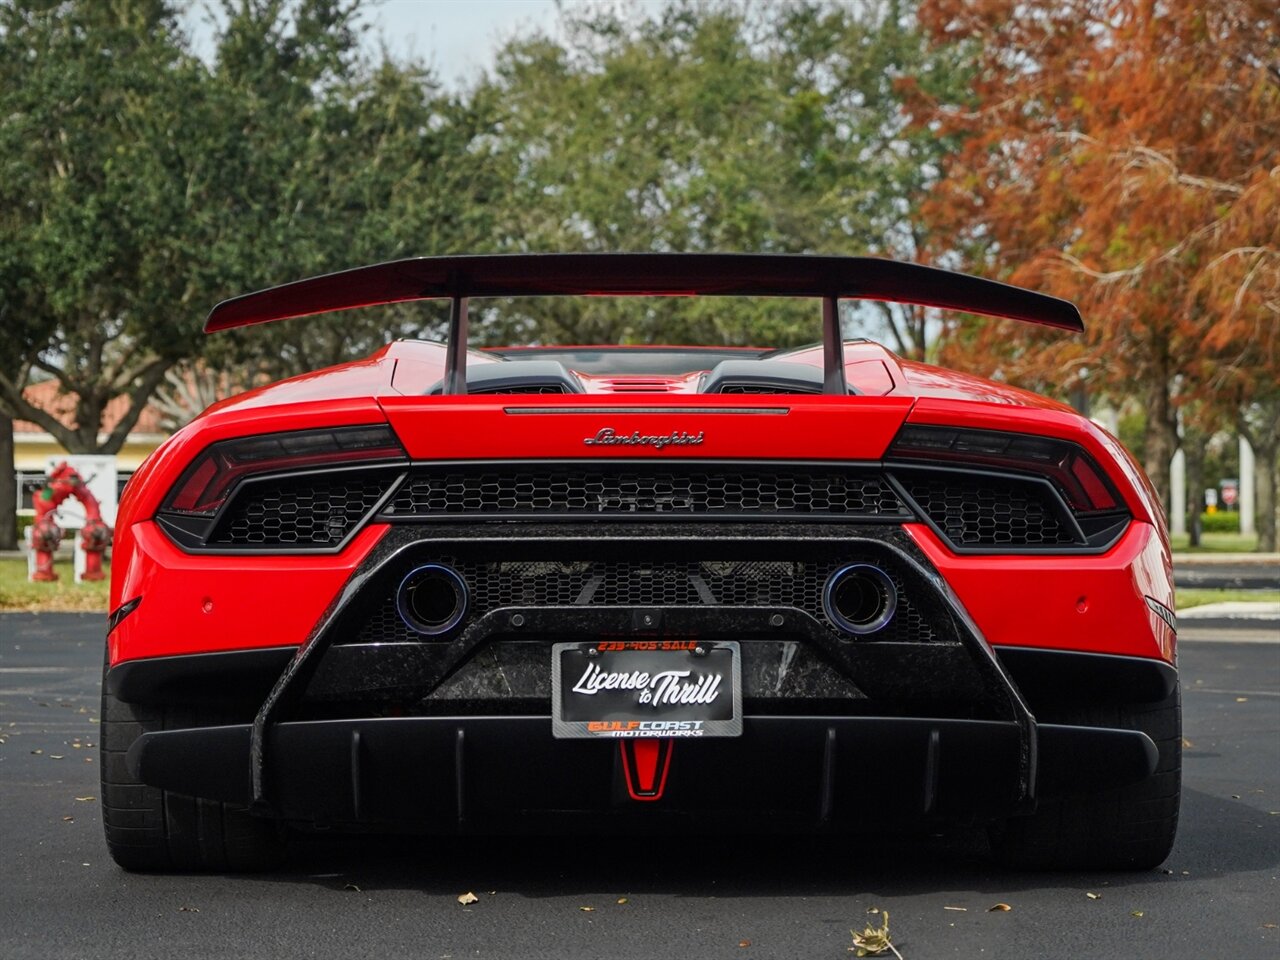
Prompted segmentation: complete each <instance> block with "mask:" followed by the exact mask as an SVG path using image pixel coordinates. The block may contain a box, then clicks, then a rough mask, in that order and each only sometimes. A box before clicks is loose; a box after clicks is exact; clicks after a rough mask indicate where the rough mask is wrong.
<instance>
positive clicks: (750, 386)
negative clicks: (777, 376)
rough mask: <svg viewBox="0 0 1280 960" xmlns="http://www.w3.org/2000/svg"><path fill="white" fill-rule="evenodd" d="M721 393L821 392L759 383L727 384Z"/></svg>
mask: <svg viewBox="0 0 1280 960" xmlns="http://www.w3.org/2000/svg"><path fill="white" fill-rule="evenodd" d="M720 392H721V393H752V394H754V393H790V394H801V393H803V394H818V393H821V392H822V391H821V390H808V389H806V388H804V387H782V386H779V387H771V386H768V385H765V384H758V383H726V384H724V386H722V387H721V388H720Z"/></svg>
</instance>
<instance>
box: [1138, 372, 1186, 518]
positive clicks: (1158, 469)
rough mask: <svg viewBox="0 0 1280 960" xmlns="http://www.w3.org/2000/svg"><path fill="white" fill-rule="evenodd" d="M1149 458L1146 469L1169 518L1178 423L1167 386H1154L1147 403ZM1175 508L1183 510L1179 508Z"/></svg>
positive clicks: (1144, 463)
mask: <svg viewBox="0 0 1280 960" xmlns="http://www.w3.org/2000/svg"><path fill="white" fill-rule="evenodd" d="M1145 434H1146V437H1145V440H1146V455H1145V457H1144V460H1143V467H1144V468H1145V469H1146V471H1147V476H1148V477H1150V478H1151V483H1152V485H1153V486H1154V487H1155V488H1156V492H1157V493H1158V494H1159V495H1160V503H1161V504H1162V505H1163V506H1164V509H1165V516H1166V517H1167V516H1168V515H1169V508H1170V504H1169V482H1170V462H1171V461H1172V460H1173V455H1174V454H1175V453H1176V452H1177V450H1178V420H1177V416H1176V415H1175V413H1174V410H1173V403H1172V401H1171V400H1170V398H1169V388H1168V385H1167V384H1166V383H1159V384H1152V385H1151V389H1150V391H1149V395H1148V401H1147V425H1146V431H1145ZM1175 509H1182V508H1181V507H1180V506H1178V507H1175Z"/></svg>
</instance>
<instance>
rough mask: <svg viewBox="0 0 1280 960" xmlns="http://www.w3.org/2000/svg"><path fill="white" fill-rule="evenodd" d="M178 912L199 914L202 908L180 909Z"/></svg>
mask: <svg viewBox="0 0 1280 960" xmlns="http://www.w3.org/2000/svg"><path fill="white" fill-rule="evenodd" d="M178 912H179V913H199V912H200V908H199V907H179V908H178Z"/></svg>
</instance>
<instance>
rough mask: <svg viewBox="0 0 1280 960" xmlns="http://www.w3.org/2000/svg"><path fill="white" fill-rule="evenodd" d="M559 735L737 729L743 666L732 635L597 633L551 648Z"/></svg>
mask: <svg viewBox="0 0 1280 960" xmlns="http://www.w3.org/2000/svg"><path fill="white" fill-rule="evenodd" d="M551 651H552V652H551V731H552V733H553V734H554V735H555V736H556V737H559V738H562V739H565V738H575V739H582V738H594V737H644V738H649V737H653V738H674V737H737V736H740V735H741V734H742V666H741V654H740V652H739V649H738V644H737V642H735V641H732V640H721V641H715V642H706V641H693V640H600V641H588V642H582V643H557V644H555V645H554V646H553V647H552V648H551Z"/></svg>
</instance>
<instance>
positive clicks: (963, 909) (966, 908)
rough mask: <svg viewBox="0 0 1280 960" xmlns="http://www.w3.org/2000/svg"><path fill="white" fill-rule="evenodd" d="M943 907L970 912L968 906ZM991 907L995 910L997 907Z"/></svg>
mask: <svg viewBox="0 0 1280 960" xmlns="http://www.w3.org/2000/svg"><path fill="white" fill-rule="evenodd" d="M942 909H943V910H958V911H959V912H961V913H968V912H969V908H968V907H943V908H942ZM991 909H992V910H994V909H995V907H992V908H991Z"/></svg>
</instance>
